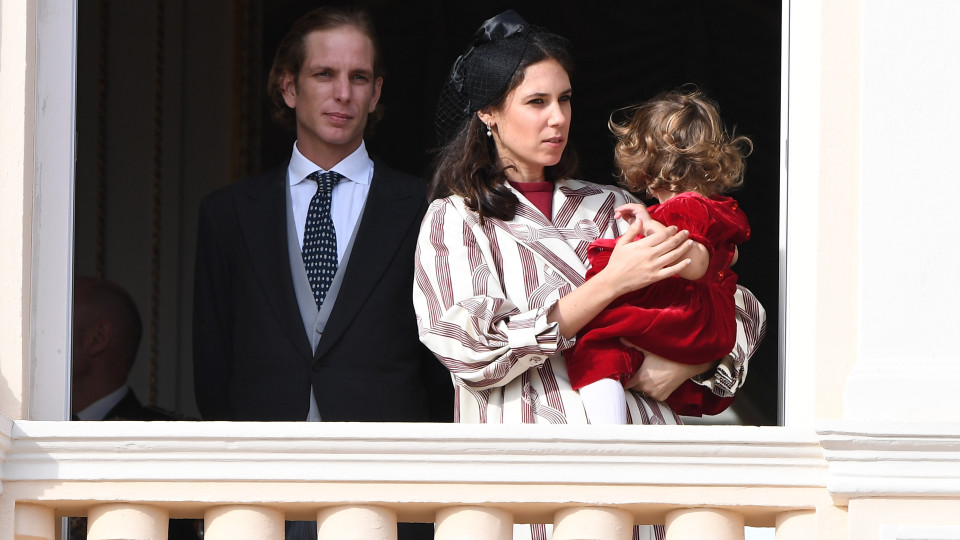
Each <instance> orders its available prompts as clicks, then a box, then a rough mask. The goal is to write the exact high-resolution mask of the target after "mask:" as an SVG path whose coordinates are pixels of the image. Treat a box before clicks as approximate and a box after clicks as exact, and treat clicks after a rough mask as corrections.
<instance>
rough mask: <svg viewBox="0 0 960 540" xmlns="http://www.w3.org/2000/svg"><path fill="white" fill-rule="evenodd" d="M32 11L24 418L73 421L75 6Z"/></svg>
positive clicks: (47, 2)
mask: <svg viewBox="0 0 960 540" xmlns="http://www.w3.org/2000/svg"><path fill="white" fill-rule="evenodd" d="M36 9H37V63H36V100H37V101H36V131H35V132H34V137H35V139H34V144H35V146H34V152H35V153H34V167H35V169H34V189H33V231H32V233H33V246H32V254H33V257H32V260H31V263H32V269H31V272H32V275H31V288H32V295H31V299H32V302H31V313H30V328H31V335H30V355H31V362H30V376H29V380H30V386H29V393H28V395H27V396H25V399H26V400H27V407H26V411H25V416H26V418H29V419H32V420H65V419H67V418H69V417H70V366H71V361H70V360H71V358H70V349H71V330H70V326H71V320H72V314H71V311H72V309H73V302H72V301H71V299H72V298H73V283H72V281H73V279H72V278H73V215H74V214H73V187H74V162H75V159H76V158H75V155H76V153H75V152H76V135H75V134H76V64H77V60H76V59H77V2H76V0H73V1H70V2H64V1H62V0H38V2H37V6H36ZM56 388H63V389H64V390H65V391H64V392H56V391H53V389H56Z"/></svg>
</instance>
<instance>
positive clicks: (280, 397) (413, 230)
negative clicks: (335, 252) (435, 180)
mask: <svg viewBox="0 0 960 540" xmlns="http://www.w3.org/2000/svg"><path fill="white" fill-rule="evenodd" d="M287 189H288V186H287V166H286V165H284V166H282V167H280V168H277V169H275V170H273V171H270V172H267V173H264V174H261V175H259V176H255V177H252V178H248V179H246V180H244V181H242V182H239V183H236V184H233V185H231V186H227V187H225V188H222V189H220V190H218V191H216V192H214V193H213V194H211V195H209V196H207V197H205V198H204V200H203V201H202V202H201V206H200V222H199V232H198V241H197V259H196V274H195V279H194V318H193V344H194V346H193V354H194V356H193V362H194V382H195V391H196V399H197V405H198V406H199V409H200V413H201V415H202V416H203V418H204V419H205V420H281V421H297V420H305V419H306V417H307V412H308V408H309V397H310V385H311V383H312V384H313V388H314V393H315V394H314V395H315V397H316V400H317V406H318V407H319V410H320V416H321V418H322V420H324V421H327V422H330V421H371V422H420V421H451V420H452V416H453V412H452V411H453V390H452V383H451V380H450V374H449V372H448V371H446V369H445V368H443V366H442V365H441V364H440V363H439V362H438V361H437V360H436V358H434V357H433V355H432V354H431V353H430V352H429V351H428V350H427V349H426V348H425V347H423V345H422V344H421V343H420V341H419V338H418V334H417V324H416V316H415V315H414V311H413V300H412V290H413V267H414V262H413V259H414V250H415V249H416V237H417V233H418V231H419V228H420V221H421V219H422V217H423V214H424V212H425V211H426V206H427V201H426V191H425V189H426V187H425V185H424V182H423V181H422V180H420V179H418V178H415V177H413V176H410V175H407V174H403V173H400V172H398V171H395V170H392V169H390V168H389V167H388V166H386V165H385V164H384V163H382V162H381V161H378V160H374V176H373V182H372V184H371V186H370V191H369V194H368V195H367V202H366V206H365V208H364V211H363V216H362V218H361V221H360V222H359V223H358V225H357V227H358V230H357V232H356V239H355V241H354V245H353V250H352V252H351V255H350V258H349V261H348V263H347V268H346V269H345V270H346V273H345V276H344V279H343V282H342V284H341V287H340V292H339V294H338V296H337V298H336V302H335V304H334V307H333V310H332V312H331V313H330V318H329V320H328V322H327V324H326V328H325V330H324V332H323V336H322V337H321V339H320V342H319V344H318V346H317V351H316V354H314V353H313V352H312V351H311V350H310V343H309V341H308V339H307V336H306V334H305V330H304V325H303V322H302V319H301V316H300V311H299V308H298V306H297V299H296V295H295V292H294V285H293V278H292V277H291V272H290V260H289V254H288V247H287V246H288V243H287V205H286V196H287V195H286V191H287Z"/></svg>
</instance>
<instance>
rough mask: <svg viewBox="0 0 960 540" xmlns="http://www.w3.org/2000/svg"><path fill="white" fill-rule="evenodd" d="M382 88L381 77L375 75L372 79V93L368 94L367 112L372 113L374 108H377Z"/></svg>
mask: <svg viewBox="0 0 960 540" xmlns="http://www.w3.org/2000/svg"><path fill="white" fill-rule="evenodd" d="M382 88H383V77H377V78H376V79H374V80H373V95H371V96H370V107H368V110H367V113H368V114H369V113H372V112H373V111H374V109H376V108H377V103H379V102H380V90H381V89H382Z"/></svg>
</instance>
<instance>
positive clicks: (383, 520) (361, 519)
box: [317, 506, 397, 540]
mask: <svg viewBox="0 0 960 540" xmlns="http://www.w3.org/2000/svg"><path fill="white" fill-rule="evenodd" d="M317 539H318V540H348V539H349V540H397V514H396V512H394V511H393V510H389V509H387V508H380V507H378V506H336V507H333V508H324V509H323V510H321V511H319V512H317Z"/></svg>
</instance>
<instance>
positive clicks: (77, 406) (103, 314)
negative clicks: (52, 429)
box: [71, 277, 177, 420]
mask: <svg viewBox="0 0 960 540" xmlns="http://www.w3.org/2000/svg"><path fill="white" fill-rule="evenodd" d="M73 298H74V302H73V372H72V385H71V392H72V395H71V408H72V411H73V416H74V419H75V420H176V419H177V418H176V416H175V415H173V414H171V413H167V412H165V411H162V410H160V409H156V408H153V407H145V406H144V405H142V404H141V403H140V400H138V399H137V396H136V395H135V394H134V393H133V390H131V389H130V387H129V386H127V376H128V375H129V374H130V368H131V367H133V361H134V359H136V356H137V348H138V347H139V346H140V334H141V332H142V325H141V322H140V314H139V313H138V312H137V306H136V304H134V303H133V300H132V299H131V298H130V295H129V294H128V293H127V291H125V290H124V289H123V288H121V287H120V286H119V285H117V284H116V283H113V282H111V281H107V280H105V279H97V278H89V277H78V278H77V279H76V280H75V281H74V291H73Z"/></svg>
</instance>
